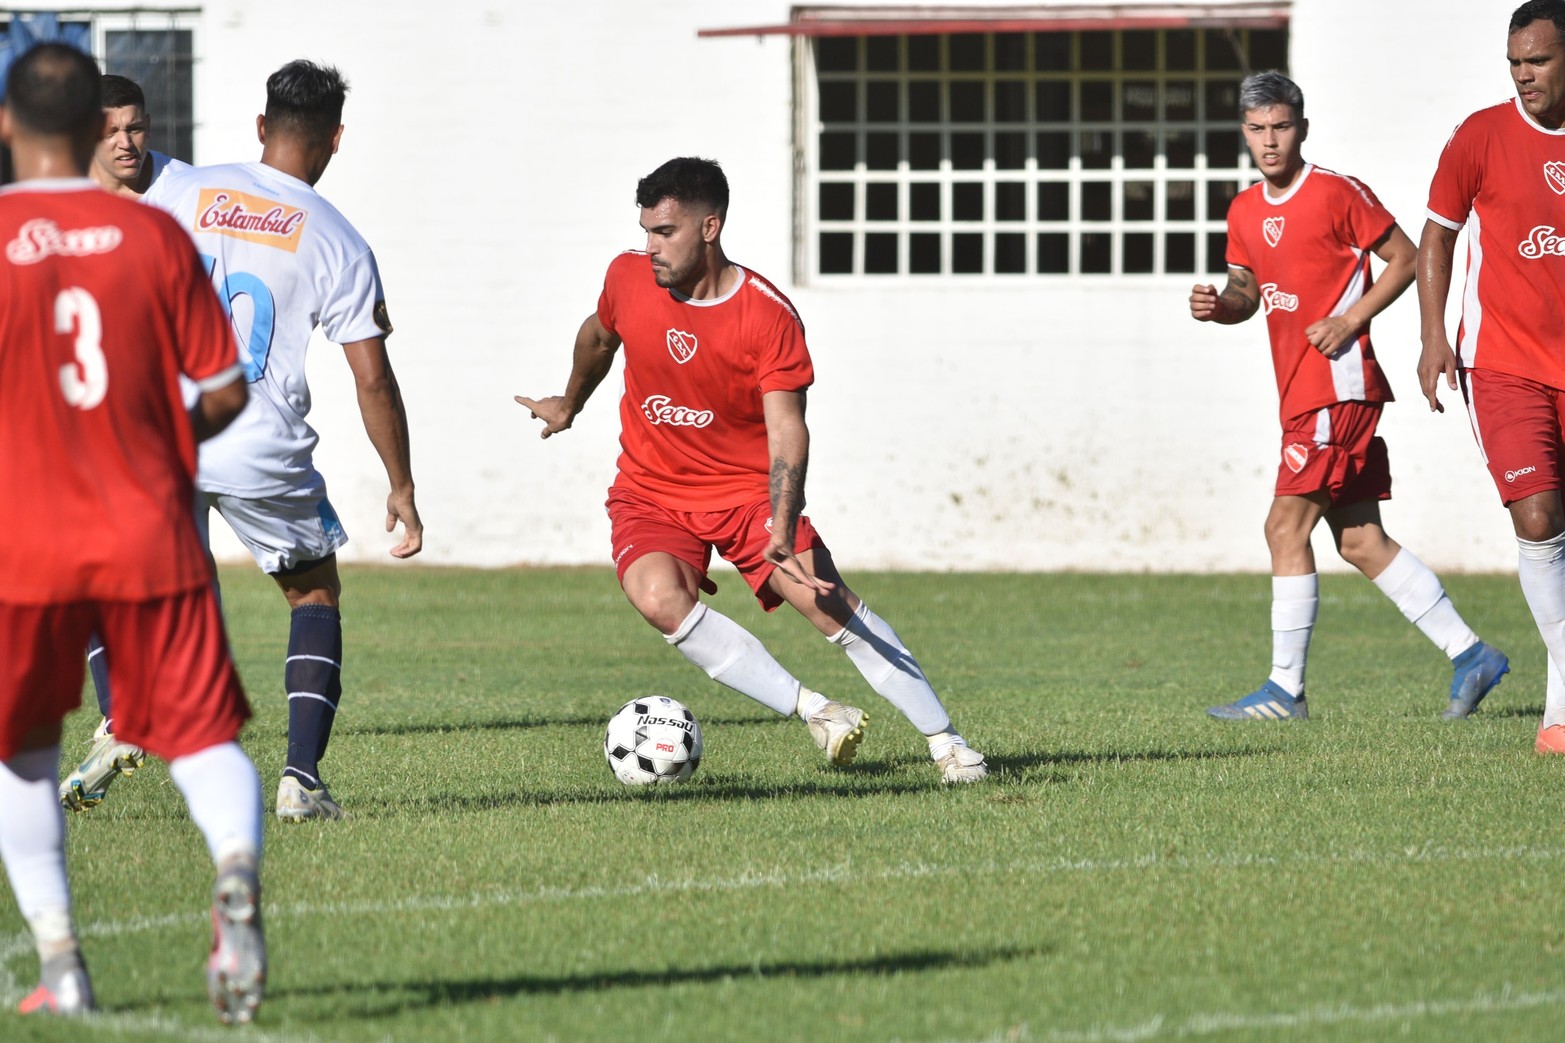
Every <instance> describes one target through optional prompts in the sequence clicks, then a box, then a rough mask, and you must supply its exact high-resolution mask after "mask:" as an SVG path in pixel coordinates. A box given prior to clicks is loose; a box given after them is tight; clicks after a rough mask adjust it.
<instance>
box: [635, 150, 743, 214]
mask: <svg viewBox="0 0 1565 1043" xmlns="http://www.w3.org/2000/svg"><path fill="white" fill-rule="evenodd" d="M665 199H672V200H674V201H675V202H677V203H681V204H683V205H685V206H689V205H690V204H692V203H699V204H704V205H706V206H709V207H711V208H712V209H713V210H714V211H716V212H717V216H718V217H727V216H728V178H727V177H725V176H724V175H723V168H722V167H720V166H718V165H717V161H716V160H713V159H697V158H695V157H694V156H680V157H679V158H678V159H671V160H669V161H668V162H667V163H664V164H663V165H662V166H660V167H658V168H657V169H656V170H654V171H653V172H652V173H650V174H648V175H647V176H646V177H644V178H642V179H641V180H640V181H638V182H636V205H637V206H640V207H649V206H657V205H658V203H660V202H662V201H663V200H665Z"/></svg>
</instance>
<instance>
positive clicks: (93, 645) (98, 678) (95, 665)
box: [87, 633, 113, 717]
mask: <svg viewBox="0 0 1565 1043" xmlns="http://www.w3.org/2000/svg"><path fill="white" fill-rule="evenodd" d="M87 672H88V673H90V674H92V688H93V691H95V692H96V693H98V710H99V711H100V712H102V714H103V716H105V717H111V716H113V715H112V714H110V713H109V653H108V652H106V651H104V648H103V642H102V641H101V640H100V639H99V638H98V635H97V634H96V633H94V634H93V635H92V636H91V637H89V638H88V639H87Z"/></svg>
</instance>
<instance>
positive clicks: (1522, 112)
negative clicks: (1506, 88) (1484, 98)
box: [1511, 98, 1565, 138]
mask: <svg viewBox="0 0 1565 1043" xmlns="http://www.w3.org/2000/svg"><path fill="white" fill-rule="evenodd" d="M1511 104H1513V105H1515V106H1516V113H1517V115H1519V116H1521V118H1522V119H1523V120H1524V121H1525V122H1526V124H1527V126H1529V127H1531V128H1532V129H1533V130H1535V131H1537V132H1538V133H1539V134H1548V135H1549V136H1550V137H1555V138H1558V137H1562V136H1565V127H1561V128H1560V129H1559V130H1550V129H1549V128H1548V127H1544V126H1540V125H1539V123H1538V121H1537V120H1535V119H1533V118H1532V115H1531V114H1530V113H1528V111H1527V110H1526V109H1524V108H1522V100H1521V99H1520V98H1512V99H1511Z"/></svg>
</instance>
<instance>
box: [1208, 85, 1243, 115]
mask: <svg viewBox="0 0 1565 1043" xmlns="http://www.w3.org/2000/svg"><path fill="white" fill-rule="evenodd" d="M1243 116H1244V113H1242V112H1240V111H1239V81H1238V80H1208V81H1207V82H1206V118H1207V119H1208V120H1210V121H1212V122H1213V123H1219V122H1225V121H1228V120H1232V121H1233V122H1234V123H1238V122H1239V120H1240V119H1242V118H1243Z"/></svg>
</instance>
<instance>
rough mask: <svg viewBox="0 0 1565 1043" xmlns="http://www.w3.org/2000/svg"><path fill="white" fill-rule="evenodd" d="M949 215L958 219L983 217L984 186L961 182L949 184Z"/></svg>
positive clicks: (978, 219) (978, 218)
mask: <svg viewBox="0 0 1565 1043" xmlns="http://www.w3.org/2000/svg"><path fill="white" fill-rule="evenodd" d="M951 216H952V217H953V218H955V219H956V220H958V221H982V220H983V219H984V186H983V185H981V184H976V183H973V182H965V181H964V182H961V183H959V184H955V185H952V186H951Z"/></svg>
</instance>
